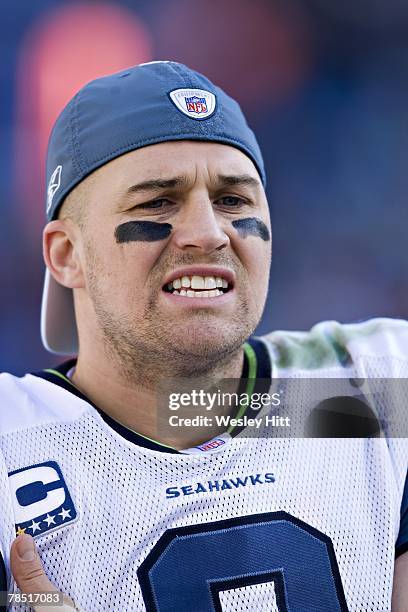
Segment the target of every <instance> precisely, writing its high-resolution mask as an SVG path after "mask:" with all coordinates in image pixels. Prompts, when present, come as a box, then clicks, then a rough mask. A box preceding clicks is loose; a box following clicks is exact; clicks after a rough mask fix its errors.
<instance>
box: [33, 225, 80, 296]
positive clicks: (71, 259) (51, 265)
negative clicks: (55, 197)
mask: <svg viewBox="0 0 408 612" xmlns="http://www.w3.org/2000/svg"><path fill="white" fill-rule="evenodd" d="M81 244H82V241H81V236H80V229H79V228H78V226H77V225H75V224H74V223H73V222H72V221H71V220H70V219H65V220H60V219H57V220H56V221H51V222H50V223H47V225H46V226H45V228H44V231H43V256H44V261H45V263H46V265H47V268H48V269H49V271H50V273H51V274H52V276H53V277H54V278H55V280H56V281H57V282H58V283H60V284H61V285H64V286H65V287H68V288H70V289H76V288H82V287H84V286H85V277H84V271H83V265H82V264H83V261H82V259H81V257H80V251H81V248H80V247H81Z"/></svg>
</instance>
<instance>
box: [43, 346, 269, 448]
mask: <svg viewBox="0 0 408 612" xmlns="http://www.w3.org/2000/svg"><path fill="white" fill-rule="evenodd" d="M75 365H76V359H70V360H68V361H65V362H64V363H62V364H60V365H58V366H56V367H55V368H49V369H46V370H41V371H38V372H32V375H33V376H37V377H39V378H43V379H44V380H47V381H48V382H50V383H53V384H54V385H58V386H59V387H62V388H63V389H65V390H66V391H68V392H69V393H72V394H73V395H76V396H77V397H79V398H80V399H82V400H84V401H85V402H87V403H88V404H90V405H91V406H93V407H94V408H95V410H97V412H98V413H99V415H100V416H101V417H102V419H103V420H104V421H105V423H106V424H107V425H109V427H111V428H112V429H113V430H114V431H116V433H118V434H119V435H120V436H122V437H123V438H125V440H128V441H129V442H132V443H133V444H137V445H138V446H141V447H143V448H148V449H150V450H155V451H160V452H162V453H171V454H184V453H183V451H178V450H176V449H174V448H172V447H170V446H166V445H165V444H161V443H160V442H156V441H155V440H151V439H150V438H147V437H145V436H142V435H141V434H138V433H137V432H135V431H133V430H132V429H129V428H128V427H125V425H123V424H122V423H119V422H118V421H116V420H115V419H112V417H110V416H109V415H108V414H106V412H104V411H103V410H101V409H100V408H98V406H96V405H95V404H94V403H93V402H92V401H91V400H90V399H89V398H88V397H86V396H85V395H84V394H83V393H81V391H79V389H77V387H75V385H74V384H73V383H72V382H71V380H70V379H69V378H68V377H67V373H68V372H69V371H70V370H71V369H72V368H73V367H74V366H75ZM241 380H242V382H243V383H245V385H246V392H247V393H248V395H251V394H252V393H254V392H267V391H268V390H269V388H270V386H271V361H270V357H269V353H268V350H267V348H266V346H265V344H264V343H263V342H262V341H261V340H259V339H258V338H250V339H249V340H248V341H247V342H246V343H245V344H244V365H243V368H242V374H241ZM245 411H246V409H245V407H244V408H242V407H239V409H238V412H237V417H241V416H243V414H245ZM243 429H244V428H243V427H241V428H235V429H234V430H232V431H229V432H228V433H227V434H226V435H227V436H229V437H231V436H232V437H234V436H236V435H237V434H238V433H240V432H241V431H242V430H243ZM209 443H210V442H209ZM207 444H208V443H207ZM202 446H205V445H200V446H199V447H197V449H199V448H200V447H202ZM189 450H191V449H189Z"/></svg>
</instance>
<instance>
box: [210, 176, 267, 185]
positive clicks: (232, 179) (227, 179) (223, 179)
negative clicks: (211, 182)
mask: <svg viewBox="0 0 408 612" xmlns="http://www.w3.org/2000/svg"><path fill="white" fill-rule="evenodd" d="M217 179H218V183H219V184H220V185H221V186H222V187H224V186H225V187H234V186H235V185H238V186H239V185H243V186H248V187H260V185H261V183H260V181H258V179H256V178H255V177H253V176H251V175H250V174H233V175H224V174H220V175H218V177H217Z"/></svg>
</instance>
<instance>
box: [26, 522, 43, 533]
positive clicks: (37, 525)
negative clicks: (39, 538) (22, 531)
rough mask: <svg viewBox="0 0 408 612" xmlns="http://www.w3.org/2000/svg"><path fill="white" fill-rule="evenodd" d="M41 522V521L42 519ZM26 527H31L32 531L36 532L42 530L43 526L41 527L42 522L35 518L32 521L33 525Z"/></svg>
mask: <svg viewBox="0 0 408 612" xmlns="http://www.w3.org/2000/svg"><path fill="white" fill-rule="evenodd" d="M40 522H41V521H40ZM26 529H31V531H32V532H33V533H35V532H36V531H41V527H40V523H36V522H35V521H34V520H33V522H32V523H31V525H29V526H28V527H26Z"/></svg>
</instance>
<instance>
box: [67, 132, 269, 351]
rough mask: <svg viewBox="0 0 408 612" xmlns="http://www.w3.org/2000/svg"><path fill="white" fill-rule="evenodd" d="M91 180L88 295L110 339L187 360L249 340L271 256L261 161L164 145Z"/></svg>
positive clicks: (221, 149)
mask: <svg viewBox="0 0 408 612" xmlns="http://www.w3.org/2000/svg"><path fill="white" fill-rule="evenodd" d="M93 178H94V180H93V183H92V188H91V190H90V201H88V202H87V203H86V204H85V207H86V210H87V221H86V224H85V228H84V239H85V247H86V248H85V253H86V261H85V275H86V280H87V286H86V292H87V294H88V297H89V298H90V300H91V302H92V306H93V308H92V310H93V311H94V312H95V322H96V325H97V326H98V327H99V328H101V329H102V331H103V334H104V337H105V339H106V340H107V341H108V342H110V343H111V344H112V345H114V347H115V349H116V351H117V352H119V353H121V352H122V353H123V355H128V356H129V355H130V354H131V353H132V351H135V352H137V353H139V354H140V351H141V350H142V351H143V353H144V354H145V355H146V357H148V356H149V355H152V354H153V353H154V354H155V355H156V357H158V356H159V355H163V356H167V357H168V359H175V360H177V359H180V360H181V361H183V360H190V361H191V358H201V359H203V360H209V359H214V358H216V357H222V356H223V355H227V354H228V353H230V352H231V351H233V350H236V349H237V348H238V347H239V346H241V345H242V343H243V342H244V341H245V340H246V339H247V338H248V336H249V335H251V333H252V332H253V330H254V328H255V327H256V325H257V324H258V322H259V319H260V317H261V314H262V310H263V308H264V304H265V299H266V293H267V286H268V276H269V268H270V258H271V240H270V218H269V210H268V205H267V201H266V197H265V193H264V190H263V187H262V184H261V182H260V178H259V175H258V173H257V171H256V168H255V166H254V165H253V163H252V161H251V160H250V159H249V158H248V157H247V156H246V155H244V154H243V153H241V152H240V151H239V150H238V149H235V148H233V147H230V146H227V145H222V144H216V143H207V142H192V141H180V142H166V143H161V144H156V145H152V146H148V147H145V148H143V149H139V150H136V151H132V152H131V153H128V154H126V155H123V156H121V157H119V158H117V159H115V160H113V161H112V162H110V163H108V164H106V165H105V166H103V167H102V168H100V169H99V170H97V171H96V172H95V173H94V175H93ZM203 292H204V293H203ZM79 316H80V314H79Z"/></svg>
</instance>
